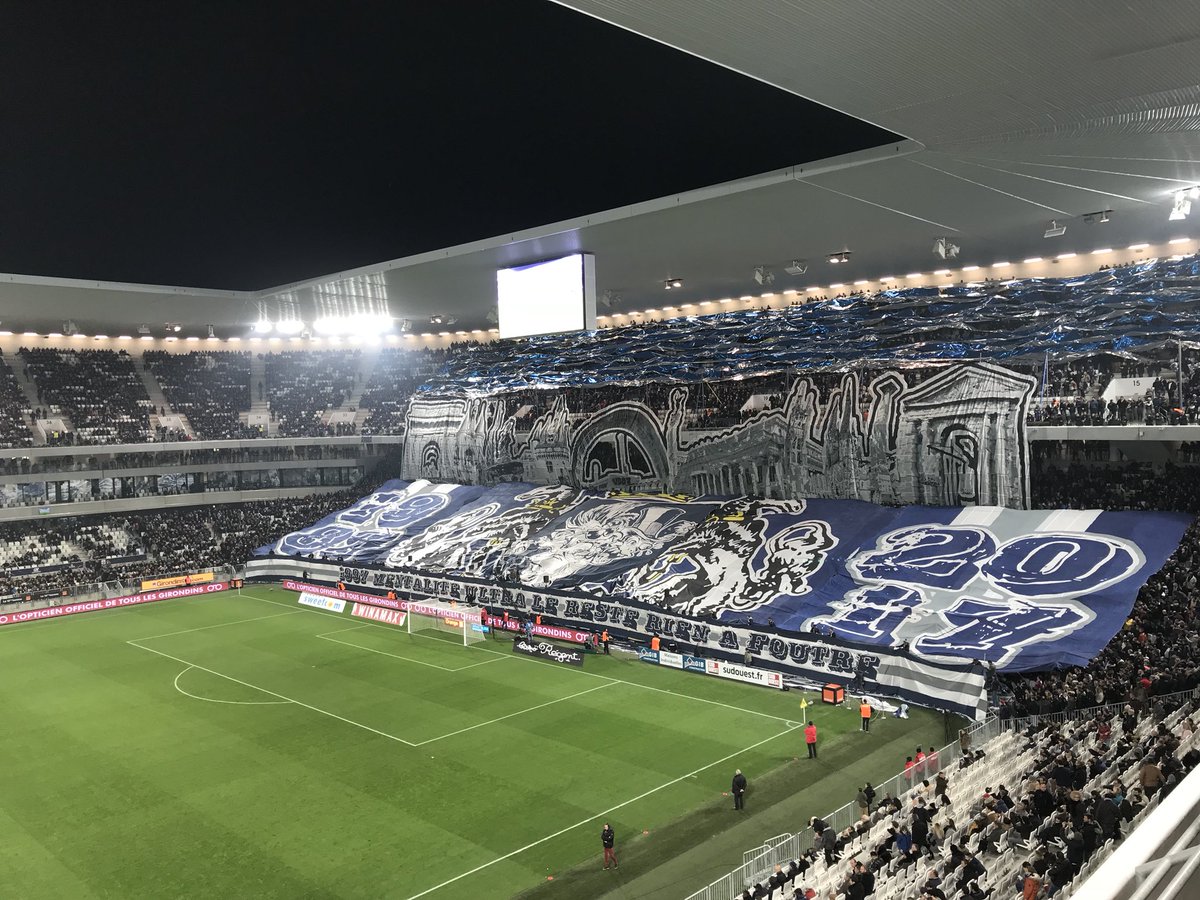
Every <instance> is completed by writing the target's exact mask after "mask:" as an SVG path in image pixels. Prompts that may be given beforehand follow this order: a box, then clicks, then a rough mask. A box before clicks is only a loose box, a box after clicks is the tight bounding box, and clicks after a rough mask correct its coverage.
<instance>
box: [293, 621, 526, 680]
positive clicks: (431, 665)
mask: <svg viewBox="0 0 1200 900" xmlns="http://www.w3.org/2000/svg"><path fill="white" fill-rule="evenodd" d="M296 611H297V612H299V610H296ZM337 633H338V632H336V631H333V632H330V634H337ZM315 636H316V637H319V638H320V639H321V640H323V641H329V642H330V643H331V644H341V645H342V646H343V647H353V648H354V649H355V650H362V651H364V652H365V653H378V654H379V655H380V656H390V657H391V658H392V659H401V660H404V662H410V663H416V664H417V665H418V666H429V668H431V669H441V670H442V671H443V672H461V671H463V670H464V669H473V668H475V667H476V666H486V665H487V664H488V663H494V662H499V661H500V660H499V659H485V660H484V661H483V662H477V663H468V664H467V665H465V666H456V667H454V668H451V667H449V666H439V665H438V664H437V663H431V662H425V661H424V660H420V659H413V658H412V657H410V656H401V655H400V654H399V653H388V652H387V651H386V650H376V649H374V648H372V647H363V646H361V645H359V644H352V643H350V642H349V641H339V640H338V639H337V638H332V637H329V636H328V635H326V634H318V635H315ZM501 659H508V657H507V656H505V657H501Z"/></svg>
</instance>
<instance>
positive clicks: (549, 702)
mask: <svg viewBox="0 0 1200 900" xmlns="http://www.w3.org/2000/svg"><path fill="white" fill-rule="evenodd" d="M614 684H620V682H619V681H610V682H608V683H607V684H598V685H596V686H595V687H591V688H588V689H587V690H586V691H578V692H576V693H574V694H568V695H567V696H565V697H559V698H558V699H556V700H547V701H546V702H545V703H539V704H538V705H537V706H531V707H529V708H528V709H519V710H517V711H516V712H513V713H509V714H508V715H507V716H497V717H496V718H494V719H488V720H487V721H486V722H480V723H479V724H477V725H468V726H467V727H466V728H460V729H458V731H451V732H448V733H447V734H442V735H438V736H437V737H435V738H430V739H429V740H427V741H421V743H419V744H417V746H418V747H424V746H425V745H426V744H432V743H433V742H434V741H440V740H444V739H445V738H448V737H454V736H455V735H456V734H462V733H464V732H467V731H474V730H475V729H476V728H482V727H483V726H485V725H495V724H496V723H497V722H503V721H504V720H505V719H511V718H512V717H513V716H523V715H525V713H529V712H533V711H534V710H535V709H544V708H545V707H547V706H553V705H554V704H555V703H562V702H563V701H564V700H574V699H575V698H576V697H582V696H583V695H584V694H590V693H591V692H592V691H599V690H603V689H604V688H606V687H612V686H613V685H614ZM430 758H431V759H432V757H430Z"/></svg>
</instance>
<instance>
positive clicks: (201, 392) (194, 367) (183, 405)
mask: <svg viewBox="0 0 1200 900" xmlns="http://www.w3.org/2000/svg"><path fill="white" fill-rule="evenodd" d="M144 360H145V364H146V368H147V369H149V370H150V372H151V374H152V375H154V377H155V379H157V381H158V383H159V385H161V386H162V390H163V395H164V396H165V397H166V398H167V402H168V403H170V404H171V408H172V409H174V410H175V412H177V413H181V414H182V415H185V416H187V418H188V422H189V423H190V424H191V426H192V431H193V432H195V435H196V438H197V439H198V440H202V441H211V440H228V439H235V438H249V437H259V436H261V431H260V430H259V429H257V428H250V427H248V426H246V425H244V424H243V423H242V422H241V421H240V420H239V417H238V413H240V412H243V411H246V410H249V409H250V354H249V353H236V352H227V351H207V350H193V351H192V352H191V353H167V352H166V351H163V350H149V351H147V352H146V355H145V357H144Z"/></svg>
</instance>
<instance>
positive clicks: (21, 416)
mask: <svg viewBox="0 0 1200 900" xmlns="http://www.w3.org/2000/svg"><path fill="white" fill-rule="evenodd" d="M32 412H33V410H32V409H31V408H30V406H29V401H28V400H26V399H25V395H24V394H23V393H21V386H20V385H19V384H17V377H16V375H14V374H13V370H12V369H11V368H10V367H9V365H8V361H7V360H5V359H4V354H3V353H0V447H31V446H33V434H32V433H31V432H30V430H29V425H28V423H27V422H26V419H25V417H26V416H28V415H30V414H32Z"/></svg>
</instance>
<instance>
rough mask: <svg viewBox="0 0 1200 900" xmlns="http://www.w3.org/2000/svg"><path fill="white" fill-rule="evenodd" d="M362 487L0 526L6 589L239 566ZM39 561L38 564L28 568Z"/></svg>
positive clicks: (0, 586)
mask: <svg viewBox="0 0 1200 900" xmlns="http://www.w3.org/2000/svg"><path fill="white" fill-rule="evenodd" d="M351 496H357V490H356V491H355V492H354V494H353V495H351V494H350V493H349V492H337V493H327V494H316V495H312V496H309V497H299V498H282V499H275V500H261V501H254V502H251V503H239V504H227V505H215V506H203V507H196V508H190V509H183V510H161V511H157V512H145V513H138V514H131V515H125V516H104V517H100V516H89V517H86V518H83V517H81V518H68V519H59V520H54V521H52V522H44V521H36V520H35V521H32V522H21V523H9V524H4V525H2V526H0V540H3V546H2V547H0V573H2V574H0V596H19V595H23V594H27V593H30V592H38V591H48V590H58V589H63V588H71V587H74V586H76V585H84V584H94V583H98V582H107V581H123V580H128V579H134V578H139V577H143V576H153V575H160V574H163V573H169V572H177V571H197V570H200V569H203V568H206V567H208V566H221V565H240V564H241V563H242V562H244V561H245V560H246V559H247V557H249V555H250V552H251V551H252V550H253V549H254V548H255V547H257V546H259V545H261V544H262V543H263V542H264V541H268V540H270V539H271V538H273V537H275V536H277V535H279V534H283V533H286V532H287V531H290V530H292V529H294V528H298V527H300V526H302V525H305V524H307V523H308V522H311V521H313V520H314V519H319V518H321V517H322V516H324V515H327V514H328V513H329V512H331V511H333V510H334V509H338V508H339V507H342V506H345V504H346V503H347V502H348V500H349V499H350V497H351ZM34 567H37V568H39V569H40V571H28V570H30V569H32V568H34Z"/></svg>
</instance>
